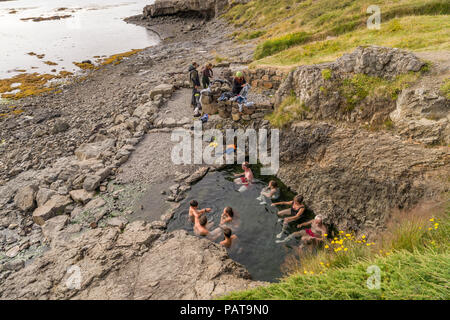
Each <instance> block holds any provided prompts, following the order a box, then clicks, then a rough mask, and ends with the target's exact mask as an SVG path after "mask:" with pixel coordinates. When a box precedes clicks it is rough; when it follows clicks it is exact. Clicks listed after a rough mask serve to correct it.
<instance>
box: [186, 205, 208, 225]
mask: <svg viewBox="0 0 450 320" xmlns="http://www.w3.org/2000/svg"><path fill="white" fill-rule="evenodd" d="M206 212H211V208H205V209H202V210H199V209H198V201H197V200H192V201H191V202H190V203H189V219H190V220H191V221H192V222H194V219H195V218H196V217H198V218H199V217H200V216H201V215H202V214H205V213H206Z"/></svg>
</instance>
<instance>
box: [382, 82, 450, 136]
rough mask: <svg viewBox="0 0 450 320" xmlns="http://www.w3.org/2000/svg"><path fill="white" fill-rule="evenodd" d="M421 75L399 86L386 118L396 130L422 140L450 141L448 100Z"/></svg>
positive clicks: (449, 103)
mask: <svg viewBox="0 0 450 320" xmlns="http://www.w3.org/2000/svg"><path fill="white" fill-rule="evenodd" d="M427 80H428V79H424V81H421V82H420V83H418V84H417V85H415V86H414V87H412V88H407V89H405V90H403V92H402V93H401V94H400V96H399V98H398V99H397V105H396V109H395V110H394V111H392V113H391V114H390V118H391V119H392V121H393V122H394V124H395V126H396V127H397V129H398V131H399V134H400V135H401V136H403V137H406V138H411V139H414V140H416V141H419V142H421V143H424V144H428V145H433V144H444V145H448V144H450V126H449V122H450V100H448V99H446V98H445V97H443V96H442V95H441V94H440V92H439V87H438V86H436V85H433V82H432V81H427Z"/></svg>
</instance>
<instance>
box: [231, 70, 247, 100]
mask: <svg viewBox="0 0 450 320" xmlns="http://www.w3.org/2000/svg"><path fill="white" fill-rule="evenodd" d="M246 83H247V82H246V81H245V78H244V74H243V73H242V71H238V72H236V77H234V79H233V94H234V95H236V96H237V95H238V94H239V93H241V91H242V88H243V87H244V86H245V84H246Z"/></svg>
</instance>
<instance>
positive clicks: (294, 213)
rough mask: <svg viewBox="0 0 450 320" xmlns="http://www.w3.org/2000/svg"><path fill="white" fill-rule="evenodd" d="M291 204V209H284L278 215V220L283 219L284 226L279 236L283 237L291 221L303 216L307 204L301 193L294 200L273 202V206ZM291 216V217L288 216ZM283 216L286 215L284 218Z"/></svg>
mask: <svg viewBox="0 0 450 320" xmlns="http://www.w3.org/2000/svg"><path fill="white" fill-rule="evenodd" d="M280 204H281V205H291V208H290V209H286V210H282V211H280V212H278V213H277V215H278V216H279V217H280V219H279V220H278V221H280V222H281V221H283V228H282V230H281V232H280V233H279V234H277V238H278V239H279V238H281V236H282V235H283V233H284V232H285V231H286V229H287V227H288V225H289V223H291V222H293V221H297V220H298V219H300V218H301V216H302V214H303V213H304V212H305V205H304V204H303V197H302V196H301V195H297V196H296V197H295V198H294V200H292V201H285V202H277V203H272V206H277V205H280ZM286 216H289V217H286ZM283 217H286V218H284V219H283Z"/></svg>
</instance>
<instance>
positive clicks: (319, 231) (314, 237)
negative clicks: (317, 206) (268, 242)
mask: <svg viewBox="0 0 450 320" xmlns="http://www.w3.org/2000/svg"><path fill="white" fill-rule="evenodd" d="M309 225H310V226H311V228H310V229H304V230H300V231H297V232H294V233H292V234H291V235H290V236H289V237H286V238H285V239H283V240H277V241H276V242H277V243H281V242H286V241H289V240H290V239H292V238H297V237H301V241H302V242H303V243H304V244H310V243H312V242H313V241H323V240H324V238H325V237H324V234H327V227H326V226H325V225H324V224H323V217H322V215H320V214H319V215H317V216H316V217H315V218H314V220H310V221H307V222H304V223H300V224H299V225H297V228H299V229H300V228H302V227H306V226H309Z"/></svg>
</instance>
